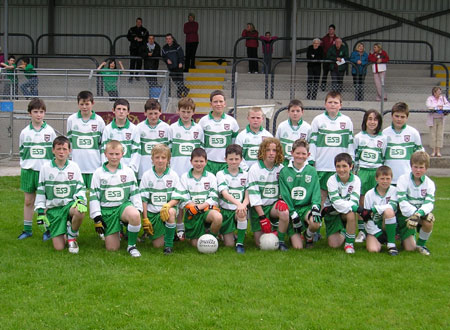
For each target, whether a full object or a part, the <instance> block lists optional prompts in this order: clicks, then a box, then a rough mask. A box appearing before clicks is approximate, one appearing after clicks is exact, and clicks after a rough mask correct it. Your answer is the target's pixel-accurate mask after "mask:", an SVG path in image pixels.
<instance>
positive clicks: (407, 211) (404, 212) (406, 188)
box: [397, 151, 436, 256]
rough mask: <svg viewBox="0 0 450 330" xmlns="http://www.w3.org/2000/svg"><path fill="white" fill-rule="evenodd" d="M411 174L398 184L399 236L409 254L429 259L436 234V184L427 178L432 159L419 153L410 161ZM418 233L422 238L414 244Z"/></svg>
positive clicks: (424, 153)
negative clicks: (413, 252)
mask: <svg viewBox="0 0 450 330" xmlns="http://www.w3.org/2000/svg"><path fill="white" fill-rule="evenodd" d="M410 165H411V172H410V173H405V174H403V175H401V176H400V177H399V178H398V181H397V197H398V204H399V208H400V212H401V214H399V215H398V216H397V219H398V232H399V234H400V238H401V240H402V243H403V247H404V248H405V250H406V251H412V250H414V249H416V250H417V251H419V252H420V253H421V254H423V255H426V256H428V255H430V250H428V248H427V247H426V246H425V245H426V243H427V241H428V239H429V238H430V235H431V232H432V230H433V223H434V220H435V218H434V215H433V213H431V211H433V208H434V194H435V191H436V187H435V185H434V182H433V181H431V179H430V178H429V177H428V176H426V175H425V173H426V172H427V169H428V167H429V166H430V156H428V154H427V153H426V152H425V151H416V152H415V153H413V154H412V156H411V159H410ZM416 230H417V231H418V232H419V238H418V239H417V241H414V234H415V232H416Z"/></svg>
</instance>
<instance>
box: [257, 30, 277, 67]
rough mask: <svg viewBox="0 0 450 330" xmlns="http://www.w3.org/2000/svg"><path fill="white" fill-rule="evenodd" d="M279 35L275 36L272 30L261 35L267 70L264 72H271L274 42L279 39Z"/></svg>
mask: <svg viewBox="0 0 450 330" xmlns="http://www.w3.org/2000/svg"><path fill="white" fill-rule="evenodd" d="M277 39H278V37H277V36H273V37H272V34H271V33H270V32H266V33H265V34H264V35H263V36H259V40H262V41H263V42H262V43H261V44H262V45H261V46H262V52H263V56H264V63H266V67H267V72H266V70H264V73H266V74H270V69H271V65H272V53H273V42H274V41H275V40H277Z"/></svg>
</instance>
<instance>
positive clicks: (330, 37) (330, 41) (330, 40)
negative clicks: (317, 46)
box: [320, 24, 338, 91]
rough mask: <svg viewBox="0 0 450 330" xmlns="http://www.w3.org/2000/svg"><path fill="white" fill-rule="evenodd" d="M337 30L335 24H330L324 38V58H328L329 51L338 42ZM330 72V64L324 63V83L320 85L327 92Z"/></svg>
mask: <svg viewBox="0 0 450 330" xmlns="http://www.w3.org/2000/svg"><path fill="white" fill-rule="evenodd" d="M335 30H336V27H335V26H334V24H330V26H328V33H327V34H326V35H325V36H323V37H322V44H321V46H322V49H323V58H326V57H327V53H328V50H329V49H330V48H331V46H333V45H334V44H335V42H336V39H337V38H338V36H337V35H336V34H335V33H334V32H335ZM328 72H330V63H323V70H322V83H321V85H320V88H321V89H322V91H325V89H326V88H327V78H328Z"/></svg>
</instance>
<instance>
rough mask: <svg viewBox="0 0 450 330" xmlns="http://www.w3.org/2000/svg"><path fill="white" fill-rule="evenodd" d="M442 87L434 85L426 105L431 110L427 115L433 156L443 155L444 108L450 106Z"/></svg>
mask: <svg viewBox="0 0 450 330" xmlns="http://www.w3.org/2000/svg"><path fill="white" fill-rule="evenodd" d="M441 93H442V91H441V88H440V87H433V89H432V90H431V94H432V95H430V96H428V98H427V101H426V105H427V108H428V109H429V110H431V111H430V112H429V113H428V115H427V126H428V127H430V135H431V141H430V147H431V148H432V149H433V152H432V153H431V157H442V155H441V148H442V147H443V145H444V123H445V121H444V119H445V116H446V115H447V113H445V114H444V112H443V108H444V107H450V103H449V102H448V100H447V98H446V97H445V96H444V95H441Z"/></svg>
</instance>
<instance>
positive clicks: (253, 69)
mask: <svg viewBox="0 0 450 330" xmlns="http://www.w3.org/2000/svg"><path fill="white" fill-rule="evenodd" d="M258 35H259V33H258V31H256V29H255V26H254V25H253V23H247V27H246V28H245V29H244V31H242V36H243V37H254V38H255V39H247V40H245V47H247V57H249V58H258ZM258 71H259V68H258V61H249V62H248V72H249V73H258Z"/></svg>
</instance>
